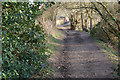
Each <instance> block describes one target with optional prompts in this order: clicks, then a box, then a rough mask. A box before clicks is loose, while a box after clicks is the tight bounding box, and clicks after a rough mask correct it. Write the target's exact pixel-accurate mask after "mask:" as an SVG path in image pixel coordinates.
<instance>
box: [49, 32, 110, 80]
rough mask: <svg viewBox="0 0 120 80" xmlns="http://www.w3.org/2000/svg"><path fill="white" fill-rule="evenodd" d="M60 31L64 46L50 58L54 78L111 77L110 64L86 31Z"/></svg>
mask: <svg viewBox="0 0 120 80" xmlns="http://www.w3.org/2000/svg"><path fill="white" fill-rule="evenodd" d="M62 31H63V32H64V33H65V35H66V37H65V39H63V43H64V46H63V47H62V49H60V51H59V52H56V53H55V55H54V56H53V57H52V59H51V63H52V66H53V69H54V70H55V75H54V77H55V78H112V74H111V73H112V69H111V66H112V64H111V63H110V61H109V59H108V57H107V56H106V55H105V53H103V52H101V51H100V49H99V47H98V46H97V45H96V44H95V42H94V40H93V39H92V38H91V37H90V35H89V34H88V33H86V32H79V31H72V30H62Z"/></svg>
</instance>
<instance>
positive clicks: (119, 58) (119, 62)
mask: <svg viewBox="0 0 120 80" xmlns="http://www.w3.org/2000/svg"><path fill="white" fill-rule="evenodd" d="M118 4H119V5H118V9H119V10H120V1H119V2H118ZM118 16H120V13H119V15H118ZM119 21H120V17H119ZM119 26H120V23H119ZM118 35H119V37H118V55H119V56H118V75H119V76H120V31H119V33H118Z"/></svg>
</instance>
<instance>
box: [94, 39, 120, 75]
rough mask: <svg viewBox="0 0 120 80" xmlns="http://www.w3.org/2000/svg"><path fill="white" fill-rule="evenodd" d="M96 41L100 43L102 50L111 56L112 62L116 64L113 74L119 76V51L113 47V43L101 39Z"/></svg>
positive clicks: (113, 67)
mask: <svg viewBox="0 0 120 80" xmlns="http://www.w3.org/2000/svg"><path fill="white" fill-rule="evenodd" d="M95 41H96V43H97V44H99V45H100V47H101V51H102V52H105V53H106V55H107V56H108V57H109V59H110V62H111V63H113V64H114V65H113V66H112V69H113V70H114V73H113V76H114V77H118V75H117V74H118V52H117V51H116V50H115V49H113V48H112V46H111V45H109V44H108V43H105V42H103V41H100V40H96V39H95Z"/></svg>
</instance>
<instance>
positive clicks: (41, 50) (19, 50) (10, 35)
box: [2, 2, 51, 78]
mask: <svg viewBox="0 0 120 80" xmlns="http://www.w3.org/2000/svg"><path fill="white" fill-rule="evenodd" d="M41 4H43V3H42V2H37V3H34V4H30V3H28V2H3V3H2V9H3V12H2V77H3V78H30V77H32V76H33V75H34V74H38V75H39V78H44V77H48V75H49V73H50V70H51V69H50V67H49V64H48V62H47V59H48V58H49V56H50V55H47V54H45V53H46V52H48V47H47V46H46V41H47V35H46V33H45V32H44V30H43V29H42V27H41V26H40V25H35V17H36V16H37V15H38V14H41V15H42V12H43V11H44V10H45V8H46V7H50V6H51V3H44V4H45V6H44V7H43V8H42V10H39V6H40V5H41Z"/></svg>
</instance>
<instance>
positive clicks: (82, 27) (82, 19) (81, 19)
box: [81, 13, 84, 30]
mask: <svg viewBox="0 0 120 80" xmlns="http://www.w3.org/2000/svg"><path fill="white" fill-rule="evenodd" d="M81 23H82V30H83V28H84V27H83V14H82V13H81Z"/></svg>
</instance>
